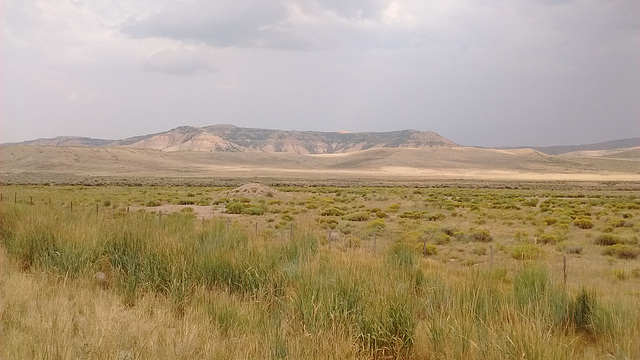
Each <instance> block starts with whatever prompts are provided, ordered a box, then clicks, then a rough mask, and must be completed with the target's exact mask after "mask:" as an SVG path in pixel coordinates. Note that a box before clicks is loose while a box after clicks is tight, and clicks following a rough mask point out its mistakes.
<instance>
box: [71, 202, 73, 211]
mask: <svg viewBox="0 0 640 360" xmlns="http://www.w3.org/2000/svg"><path fill="white" fill-rule="evenodd" d="M71 211H73V201H72V202H71Z"/></svg>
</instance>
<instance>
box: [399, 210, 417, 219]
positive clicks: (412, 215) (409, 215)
mask: <svg viewBox="0 0 640 360" xmlns="http://www.w3.org/2000/svg"><path fill="white" fill-rule="evenodd" d="M398 217H400V218H403V219H412V220H418V219H422V212H420V211H403V212H402V214H400V215H398Z"/></svg>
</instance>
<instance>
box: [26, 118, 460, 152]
mask: <svg viewBox="0 0 640 360" xmlns="http://www.w3.org/2000/svg"><path fill="white" fill-rule="evenodd" d="M19 145H36V146H87V147H131V148H141V149H155V150H162V151H216V152H248V151H253V152H267V153H297V154H334V153H347V152H353V151H359V150H366V149H373V148H416V149H422V148H431V147H457V146H459V145H458V144H456V143H454V142H452V141H451V140H449V139H446V138H444V137H442V136H440V135H438V134H436V133H434V132H430V131H426V132H424V131H417V130H403V131H392V132H362V133H344V132H318V131H285V130H268V129H254V128H242V127H236V126H233V125H213V126H207V127H201V128H200V127H192V126H181V127H178V128H175V129H172V130H169V131H166V132H162V133H158V134H151V135H144V136H137V137H133V138H128V139H124V140H100V139H89V138H80V137H59V138H54V139H39V140H33V141H28V142H24V143H20V144H19Z"/></svg>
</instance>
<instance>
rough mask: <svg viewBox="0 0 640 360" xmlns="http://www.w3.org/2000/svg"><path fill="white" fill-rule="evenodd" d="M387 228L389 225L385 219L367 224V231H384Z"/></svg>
mask: <svg viewBox="0 0 640 360" xmlns="http://www.w3.org/2000/svg"><path fill="white" fill-rule="evenodd" d="M386 227H387V223H386V222H385V221H384V219H375V220H373V221H371V222H370V223H368V224H367V229H370V230H382V229H384V228H386Z"/></svg>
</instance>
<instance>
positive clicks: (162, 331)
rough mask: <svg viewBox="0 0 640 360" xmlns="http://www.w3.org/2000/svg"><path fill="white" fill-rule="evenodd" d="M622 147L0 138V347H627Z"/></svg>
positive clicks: (125, 353)
mask: <svg viewBox="0 0 640 360" xmlns="http://www.w3.org/2000/svg"><path fill="white" fill-rule="evenodd" d="M638 153H639V152H638V149H637V148H625V149H614V150H598V151H581V152H572V153H565V154H561V155H548V154H545V153H542V152H540V151H536V150H532V149H515V150H514V149H510V150H504V149H483V148H472V147H459V146H443V147H426V148H371V149H367V150H357V151H349V152H344V153H333V154H299V153H274V152H257V151H238V152H216V151H161V150H154V149H139V148H131V147H84V146H42V145H8V146H1V147H0V183H1V184H2V185H1V186H0V193H1V194H2V197H1V198H0V199H1V200H2V201H0V240H1V242H2V249H1V251H0V294H1V296H0V309H1V310H0V311H1V317H2V328H1V329H2V333H0V338H1V339H2V341H1V342H0V351H1V354H2V356H0V357H2V358H59V359H75V358H95V359H153V358H174V359H193V358H219V359H246V358H273V359H282V358H289V359H307V358H336V359H338V358H340V359H449V358H466V359H523V358H525V359H549V358H555V359H569V358H576V359H578V358H579V359H601V358H613V359H634V358H638V356H640V345H639V344H638V342H637V339H638V337H639V336H640V310H639V309H640V308H639V307H638V306H637V304H638V301H639V300H640V290H639V289H640V261H639V260H638V256H639V255H640V240H639V235H638V234H639V233H640V223H639V222H640V196H639V195H638V194H639V193H638V191H639V190H640V158H639V157H638ZM33 339H39V341H37V342H34V341H33Z"/></svg>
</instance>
